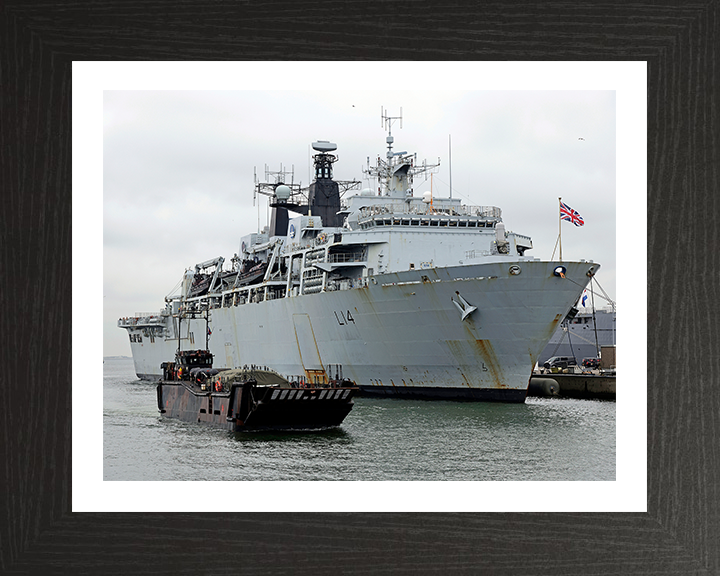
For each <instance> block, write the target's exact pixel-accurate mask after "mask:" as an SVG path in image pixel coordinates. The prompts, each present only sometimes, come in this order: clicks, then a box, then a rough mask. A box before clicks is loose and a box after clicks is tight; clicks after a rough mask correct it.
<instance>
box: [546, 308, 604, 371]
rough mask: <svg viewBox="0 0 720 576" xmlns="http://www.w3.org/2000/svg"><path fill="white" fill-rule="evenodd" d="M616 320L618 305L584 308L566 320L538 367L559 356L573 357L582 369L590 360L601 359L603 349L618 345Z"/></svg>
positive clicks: (551, 339)
mask: <svg viewBox="0 0 720 576" xmlns="http://www.w3.org/2000/svg"><path fill="white" fill-rule="evenodd" d="M615 318H616V310H615V304H614V302H613V303H612V306H611V307H608V308H598V309H597V310H595V309H582V310H580V311H579V312H578V314H576V315H575V316H573V317H566V318H565V319H564V320H563V322H562V324H561V325H560V327H559V328H558V329H557V332H555V334H553V336H552V337H551V338H550V341H549V342H548V344H547V346H545V349H544V350H543V351H542V352H541V353H540V356H539V357H538V364H539V365H540V366H542V365H543V364H544V363H545V362H546V361H547V360H549V359H550V358H552V357H555V356H566V357H570V358H573V359H574V360H575V362H576V364H577V365H578V366H579V365H581V363H582V361H583V360H584V359H586V358H600V349H601V348H602V347H607V346H615V343H616V339H617V338H616V329H615V324H616V322H615Z"/></svg>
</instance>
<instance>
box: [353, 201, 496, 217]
mask: <svg viewBox="0 0 720 576" xmlns="http://www.w3.org/2000/svg"><path fill="white" fill-rule="evenodd" d="M385 214H391V215H395V214H398V215H405V214H407V215H412V216H424V217H441V216H453V217H456V216H467V217H472V218H485V219H488V218H490V219H497V220H500V219H501V218H502V210H501V209H500V208H498V207H497V206H466V205H453V206H443V205H437V206H433V205H432V204H429V205H428V204H425V205H422V206H419V205H417V204H407V203H405V202H403V203H393V204H374V205H372V206H364V207H362V208H360V217H359V221H360V220H362V219H370V218H372V217H374V216H376V215H385Z"/></svg>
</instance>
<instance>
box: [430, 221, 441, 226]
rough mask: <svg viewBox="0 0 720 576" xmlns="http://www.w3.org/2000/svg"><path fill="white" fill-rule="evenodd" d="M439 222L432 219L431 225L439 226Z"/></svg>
mask: <svg viewBox="0 0 720 576" xmlns="http://www.w3.org/2000/svg"><path fill="white" fill-rule="evenodd" d="M438 225H439V222H438V221H437V220H430V226H438Z"/></svg>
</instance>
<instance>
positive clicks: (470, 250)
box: [118, 111, 600, 402]
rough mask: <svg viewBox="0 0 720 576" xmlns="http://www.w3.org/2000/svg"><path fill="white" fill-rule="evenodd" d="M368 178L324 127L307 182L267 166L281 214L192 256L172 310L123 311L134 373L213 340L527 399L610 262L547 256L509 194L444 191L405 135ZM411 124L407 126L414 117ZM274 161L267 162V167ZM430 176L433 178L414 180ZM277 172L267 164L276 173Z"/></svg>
mask: <svg viewBox="0 0 720 576" xmlns="http://www.w3.org/2000/svg"><path fill="white" fill-rule="evenodd" d="M381 118H382V122H383V127H384V130H385V131H386V133H387V135H386V138H385V143H386V145H387V150H386V152H385V154H384V157H381V156H378V157H377V162H376V163H375V164H373V165H371V163H370V160H369V158H368V162H367V168H365V169H364V170H363V171H364V172H365V174H366V176H367V177H369V178H372V179H373V181H374V182H376V183H377V189H364V190H361V189H360V185H361V183H360V182H359V181H349V182H348V181H339V180H335V179H334V178H333V165H334V163H335V162H336V161H337V159H338V157H337V156H336V154H334V152H335V151H336V150H337V146H336V145H335V144H334V143H331V142H328V141H323V140H319V141H316V142H314V143H313V144H312V148H313V150H314V154H313V165H314V180H313V182H312V183H311V184H310V185H309V186H308V187H306V188H303V187H302V186H301V185H299V184H295V183H294V181H293V179H292V178H288V177H287V174H286V173H283V172H280V173H276V174H275V177H274V178H270V179H269V180H270V181H263V182H260V181H259V180H258V177H257V175H256V176H255V187H254V196H255V197H256V198H257V197H259V195H264V196H266V197H268V198H269V205H270V207H271V219H270V225H269V226H268V227H266V228H265V229H263V230H262V231H261V232H257V233H251V234H248V235H246V236H244V237H242V238H241V239H240V245H239V253H238V254H236V255H235V256H234V257H233V258H232V259H231V265H230V266H229V267H227V268H226V267H225V259H224V258H223V257H217V258H213V259H210V260H207V261H205V262H201V263H199V264H197V265H195V266H194V268H189V269H187V270H186V271H185V272H184V274H183V275H182V279H181V282H180V288H179V291H178V293H175V294H172V295H169V296H166V298H165V305H164V307H163V308H162V309H161V310H160V311H159V312H157V313H136V314H134V315H132V316H127V317H123V318H120V319H119V321H118V326H119V327H120V328H122V329H125V330H127V332H128V335H129V340H130V347H131V350H132V355H133V360H134V364H135V371H136V373H137V375H138V377H139V378H141V379H154V380H157V378H158V377H160V376H161V374H162V371H161V369H160V366H161V363H162V362H163V361H164V360H166V359H167V358H172V357H173V356H174V354H175V352H176V351H177V350H182V349H194V348H199V347H201V346H202V345H203V343H204V348H205V349H207V350H209V351H210V352H211V353H212V354H213V355H214V357H215V359H216V367H223V368H237V367H240V366H243V365H244V364H248V363H250V362H252V363H256V364H263V365H268V366H272V367H273V369H275V370H277V371H278V372H280V373H283V374H304V375H305V376H306V377H307V378H308V379H312V378H313V377H315V376H316V375H318V374H322V373H323V372H324V371H325V369H326V367H327V366H328V365H331V364H339V365H342V366H343V367H344V369H345V375H346V377H348V378H349V379H350V380H352V381H353V382H355V383H356V384H357V385H358V386H359V387H360V391H361V394H362V395H370V396H384V397H398V398H422V399H455V400H482V401H503V402H524V401H525V397H526V395H527V388H528V382H529V379H530V375H531V373H532V370H533V367H534V366H535V363H536V362H537V360H538V358H539V355H540V353H541V352H542V350H543V349H544V348H545V346H546V344H547V343H548V341H549V340H550V338H551V336H552V335H553V334H554V333H555V332H556V330H557V328H558V327H559V326H560V324H561V322H562V321H563V320H564V319H565V318H566V316H567V315H568V313H570V312H571V310H575V308H574V304H575V303H576V302H578V300H579V297H580V295H581V294H582V292H583V290H584V289H585V287H586V285H587V284H588V282H589V281H590V280H591V278H593V276H594V275H595V274H596V273H597V271H598V269H599V267H600V266H599V264H597V263H594V262H593V261H592V260H587V261H586V260H579V261H543V260H540V259H539V258H534V257H532V256H531V255H529V254H527V252H528V251H529V250H531V249H532V247H533V244H532V240H531V238H530V237H528V236H525V235H522V234H518V233H515V232H512V231H509V230H507V229H506V227H505V224H504V222H503V219H502V212H501V210H500V208H498V207H495V206H470V205H466V204H464V203H462V202H461V200H460V199H458V198H453V197H452V185H451V186H450V194H449V196H448V197H446V198H440V197H438V196H437V194H434V193H433V190H432V174H433V171H434V170H435V169H436V168H437V167H438V166H439V164H440V162H439V159H438V162H437V163H436V164H429V163H428V162H427V161H422V162H419V161H418V159H417V154H409V153H407V152H398V151H395V149H394V136H393V134H392V128H393V124H394V123H395V122H396V121H397V120H398V119H400V120H401V116H400V117H393V116H389V115H388V114H387V113H386V112H385V111H382V112H381ZM401 127H402V125H401ZM266 173H267V171H266ZM428 174H429V175H430V180H431V190H430V191H427V192H424V193H423V194H422V195H420V194H417V195H416V194H415V190H414V183H415V180H416V178H418V177H419V176H421V175H424V176H425V178H426V179H427V177H428ZM266 180H268V178H267V177H266Z"/></svg>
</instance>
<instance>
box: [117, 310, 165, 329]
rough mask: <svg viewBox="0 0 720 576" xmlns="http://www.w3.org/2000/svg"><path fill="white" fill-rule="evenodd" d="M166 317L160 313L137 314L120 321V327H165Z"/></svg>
mask: <svg viewBox="0 0 720 576" xmlns="http://www.w3.org/2000/svg"><path fill="white" fill-rule="evenodd" d="M164 324H165V317H164V316H162V315H161V314H159V313H158V312H147V313H146V312H136V313H135V315H134V316H126V317H124V318H120V319H119V320H118V326H154V325H164Z"/></svg>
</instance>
